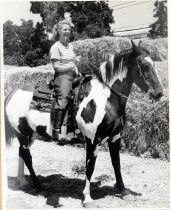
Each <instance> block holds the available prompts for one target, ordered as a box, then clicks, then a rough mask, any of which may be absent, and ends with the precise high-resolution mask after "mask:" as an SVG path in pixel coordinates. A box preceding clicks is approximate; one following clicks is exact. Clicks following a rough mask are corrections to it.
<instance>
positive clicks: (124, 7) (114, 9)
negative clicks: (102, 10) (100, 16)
mask: <svg viewBox="0 0 171 210" xmlns="http://www.w3.org/2000/svg"><path fill="white" fill-rule="evenodd" d="M148 2H150V1H144V2H140V3H137V4H133V5H129V6H127V7H120V8H118V9H113V11H116V10H120V9H124V8H128V7H133V6H136V5H140V4H144V3H148Z"/></svg>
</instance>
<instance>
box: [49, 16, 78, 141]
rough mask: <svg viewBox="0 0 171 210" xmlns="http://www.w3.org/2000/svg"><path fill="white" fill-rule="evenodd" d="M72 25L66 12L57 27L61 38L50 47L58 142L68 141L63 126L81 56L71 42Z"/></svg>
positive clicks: (55, 128) (53, 131)
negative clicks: (62, 131)
mask: <svg viewBox="0 0 171 210" xmlns="http://www.w3.org/2000/svg"><path fill="white" fill-rule="evenodd" d="M72 26H73V23H72V21H71V18H70V14H69V13H65V19H63V20H61V21H59V22H58V24H57V25H56V27H55V32H56V33H57V35H58V38H59V39H58V41H56V42H55V43H54V44H53V45H52V47H51V49H50V58H51V62H52V65H53V68H54V70H55V74H54V92H55V97H54V100H53V104H52V111H51V123H52V126H53V128H52V140H54V141H57V142H58V144H63V143H64V142H66V141H67V139H66V138H64V137H62V136H61V126H62V124H63V119H64V116H65V112H66V109H67V105H68V102H69V100H70V98H71V96H72V83H73V80H74V79H75V78H76V77H77V74H78V69H77V64H78V62H79V59H80V57H76V55H75V53H74V50H73V46H72V45H71V43H69V39H70V34H71V27H72Z"/></svg>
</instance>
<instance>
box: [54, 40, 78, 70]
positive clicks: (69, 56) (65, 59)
mask: <svg viewBox="0 0 171 210" xmlns="http://www.w3.org/2000/svg"><path fill="white" fill-rule="evenodd" d="M75 57H76V55H75V53H74V50H73V46H72V44H70V43H69V44H68V45H67V46H65V45H63V44H62V43H60V42H59V41H57V42H55V44H53V45H52V47H51V49H50V58H51V60H53V59H54V60H58V61H59V62H60V64H68V63H70V62H73V63H75ZM75 67H76V66H75ZM75 71H77V67H76V69H75Z"/></svg>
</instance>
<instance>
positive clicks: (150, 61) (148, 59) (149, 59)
mask: <svg viewBox="0 0 171 210" xmlns="http://www.w3.org/2000/svg"><path fill="white" fill-rule="evenodd" d="M144 59H145V60H146V61H147V62H149V63H150V64H151V65H152V67H153V68H154V62H153V61H152V59H151V58H150V57H145V58H144ZM154 71H155V73H156V75H157V78H158V80H159V82H160V85H161V87H162V88H163V86H162V83H161V80H160V78H159V75H158V73H157V71H156V69H155V68H154Z"/></svg>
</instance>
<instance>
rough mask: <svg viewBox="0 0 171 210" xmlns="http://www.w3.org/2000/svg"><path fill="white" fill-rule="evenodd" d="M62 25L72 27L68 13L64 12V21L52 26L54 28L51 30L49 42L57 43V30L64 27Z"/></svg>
mask: <svg viewBox="0 0 171 210" xmlns="http://www.w3.org/2000/svg"><path fill="white" fill-rule="evenodd" d="M64 24H67V25H68V26H69V27H70V28H72V27H74V24H73V22H72V20H71V17H70V13H69V12H66V13H65V14H64V19H62V20H59V21H58V23H57V24H55V25H54V27H53V29H52V33H53V36H52V38H51V40H53V41H57V40H58V39H59V34H58V30H60V29H61V28H62V25H64Z"/></svg>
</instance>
